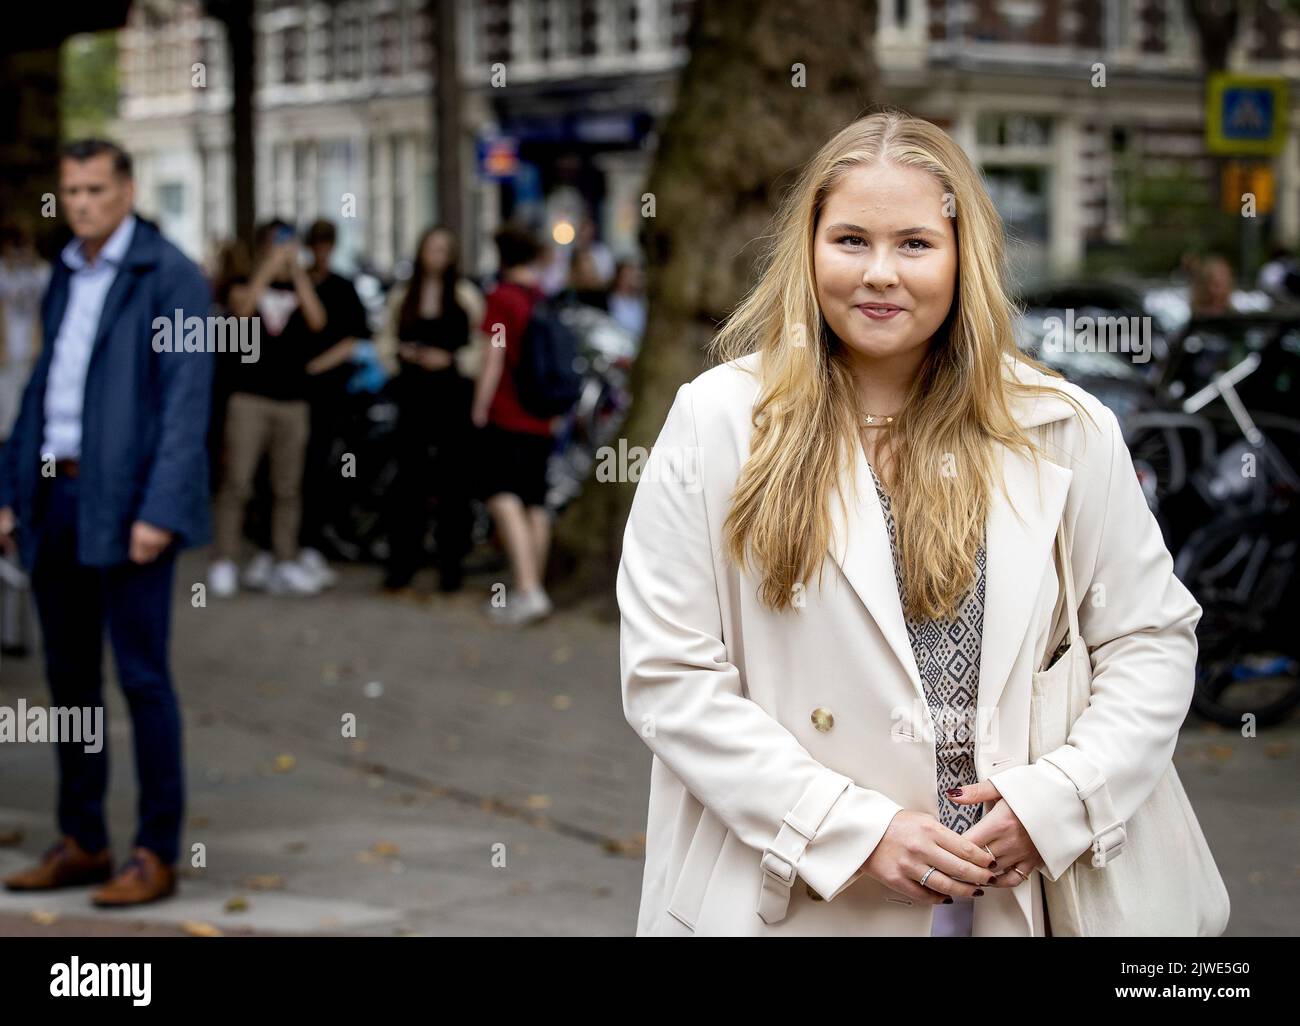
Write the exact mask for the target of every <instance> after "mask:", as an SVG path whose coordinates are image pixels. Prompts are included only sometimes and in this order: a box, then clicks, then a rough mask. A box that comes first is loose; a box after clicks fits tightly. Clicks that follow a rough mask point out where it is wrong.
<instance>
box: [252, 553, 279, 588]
mask: <svg viewBox="0 0 1300 1026" xmlns="http://www.w3.org/2000/svg"><path fill="white" fill-rule="evenodd" d="M274 566H275V559H274V557H272V555H271V554H270V553H269V552H259V553H258V554H257V555H256V556H254V557H253V558H252V559H251V560H249V563H248V566H246V567H244V587H245V588H248V589H249V590H250V591H266V589H267V587H268V586H269V585H270V583H271V568H272V567H274Z"/></svg>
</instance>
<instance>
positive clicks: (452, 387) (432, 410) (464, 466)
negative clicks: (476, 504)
mask: <svg viewBox="0 0 1300 1026" xmlns="http://www.w3.org/2000/svg"><path fill="white" fill-rule="evenodd" d="M473 389H474V385H473V382H471V381H468V380H467V379H465V378H463V377H461V376H460V375H459V374H457V373H456V372H455V370H454V369H449V370H446V371H435V372H432V373H430V372H427V371H416V370H412V369H408V370H405V371H403V372H402V374H401V375H400V377H399V378H398V380H397V381H396V382H395V383H394V392H395V395H396V398H397V403H398V411H399V412H398V419H397V476H396V478H395V480H394V481H393V485H392V487H391V489H390V490H389V500H388V503H387V520H388V539H389V546H390V551H389V558H388V567H387V571H388V573H387V578H386V581H387V583H388V584H389V585H390V586H394V587H398V586H402V585H405V584H407V583H409V582H410V580H411V578H412V577H414V576H415V574H416V572H417V571H418V570H419V569H420V567H421V566H423V564H424V561H425V550H424V538H425V535H426V533H427V532H428V526H429V519H430V516H429V498H430V496H433V497H435V498H436V500H437V508H436V513H435V519H434V534H433V537H434V545H435V548H436V550H437V551H436V556H435V559H436V561H437V565H438V572H439V574H440V575H441V578H442V582H443V584H448V585H449V584H455V583H458V582H459V580H460V576H461V567H462V564H463V563H464V560H465V556H466V554H467V553H468V552H469V547H470V533H471V531H472V529H473V518H472V514H471V507H470V497H471V495H472V493H473V487H472V481H471V480H470V474H471V473H472V469H473V459H472V456H471V452H470V447H471V445H472V443H473V431H472V425H471V424H470V419H469V413H470V405H471V402H472V399H473Z"/></svg>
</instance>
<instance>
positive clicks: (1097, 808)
mask: <svg viewBox="0 0 1300 1026" xmlns="http://www.w3.org/2000/svg"><path fill="white" fill-rule="evenodd" d="M1045 429H1046V425H1043V426H1042V428H1041V429H1040V436H1041V437H1042V438H1043V439H1044V441H1046V430H1045ZM1055 557H1056V560H1057V563H1056V566H1057V573H1058V574H1059V575H1060V577H1061V580H1062V582H1063V585H1064V591H1065V608H1066V616H1067V618H1068V620H1069V624H1070V628H1069V631H1070V633H1069V644H1070V652H1069V654H1070V658H1071V665H1070V681H1069V686H1070V689H1071V692H1072V694H1071V698H1072V699H1073V698H1074V695H1073V691H1074V690H1075V688H1076V686H1077V689H1078V690H1079V691H1080V692H1089V693H1090V692H1091V690H1092V664H1091V660H1090V659H1088V656H1087V648H1086V647H1084V646H1086V642H1085V641H1084V640H1083V634H1082V632H1081V631H1080V629H1079V601H1078V598H1077V596H1076V594H1075V588H1074V571H1073V566H1072V563H1071V560H1070V543H1069V539H1068V535H1067V532H1066V529H1065V511H1064V510H1063V511H1062V512H1061V519H1060V521H1059V522H1058V523H1057V525H1056V544H1055ZM1076 646H1079V647H1078V648H1077V649H1076ZM1080 653H1082V655H1080ZM1076 674H1078V675H1081V679H1080V680H1079V681H1077V682H1076V680H1075V679H1074V678H1075V675H1076ZM1084 675H1086V679H1083V677H1084ZM1071 704H1073V702H1072V703H1071ZM1078 704H1079V705H1080V709H1079V713H1080V714H1081V713H1082V711H1083V709H1086V708H1087V704H1088V703H1087V701H1086V700H1082V701H1080V702H1079V703H1078ZM1072 717H1073V713H1072ZM1071 725H1073V724H1071ZM1039 758H1040V759H1041V760H1042V761H1043V762H1048V763H1051V764H1052V765H1053V766H1055V767H1056V768H1057V769H1059V770H1060V771H1061V772H1062V773H1064V774H1065V775H1066V777H1068V778H1069V780H1070V782H1071V783H1072V784H1073V785H1074V788H1075V790H1076V791H1078V793H1079V800H1080V801H1082V802H1083V804H1084V808H1085V810H1086V811H1087V814H1088V826H1089V828H1090V829H1091V830H1092V832H1093V838H1092V864H1093V865H1094V866H1095V867H1096V868H1098V869H1102V868H1104V867H1105V865H1106V863H1107V862H1109V861H1110V860H1111V859H1113V858H1115V857H1116V856H1118V855H1119V853H1120V852H1121V851H1122V850H1123V847H1124V842H1125V841H1126V840H1127V836H1128V835H1127V833H1126V831H1125V830H1124V823H1123V821H1122V820H1121V819H1120V818H1119V817H1118V816H1117V815H1116V814H1115V806H1114V804H1113V803H1112V801H1111V798H1110V788H1109V787H1107V786H1106V778H1105V777H1104V776H1103V775H1102V774H1101V773H1100V772H1099V771H1098V769H1097V767H1096V766H1094V765H1093V763H1092V760H1091V759H1089V758H1088V757H1087V756H1086V755H1085V754H1084V753H1083V752H1081V751H1079V749H1077V748H1075V747H1073V746H1071V745H1069V744H1065V745H1063V746H1062V747H1060V748H1058V749H1057V750H1056V751H1054V752H1048V753H1047V754H1046V755H1042V756H1040V757H1039Z"/></svg>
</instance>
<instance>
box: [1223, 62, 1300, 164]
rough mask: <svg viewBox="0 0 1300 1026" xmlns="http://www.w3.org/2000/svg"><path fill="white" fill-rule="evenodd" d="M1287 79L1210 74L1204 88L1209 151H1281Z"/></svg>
mask: <svg viewBox="0 0 1300 1026" xmlns="http://www.w3.org/2000/svg"><path fill="white" fill-rule="evenodd" d="M1286 101H1287V95H1286V79H1285V78H1283V77H1281V76H1274V75H1237V74H1233V73H1231V72H1216V73H1214V74H1212V75H1211V76H1210V78H1209V81H1208V83H1207V85H1206V92H1205V146H1206V149H1208V150H1209V151H1210V152H1211V153H1222V154H1238V155H1246V154H1255V155H1261V154H1268V155H1273V154H1277V153H1280V152H1282V147H1283V145H1284V144H1285V142H1286V125H1287V103H1286Z"/></svg>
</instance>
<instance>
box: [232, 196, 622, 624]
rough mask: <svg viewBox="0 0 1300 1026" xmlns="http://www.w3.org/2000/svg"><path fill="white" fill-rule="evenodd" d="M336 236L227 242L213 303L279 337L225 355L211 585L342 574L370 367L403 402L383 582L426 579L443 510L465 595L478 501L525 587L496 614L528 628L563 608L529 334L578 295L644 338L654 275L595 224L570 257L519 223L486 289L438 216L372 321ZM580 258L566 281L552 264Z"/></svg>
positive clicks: (317, 230) (312, 580)
mask: <svg viewBox="0 0 1300 1026" xmlns="http://www.w3.org/2000/svg"><path fill="white" fill-rule="evenodd" d="M586 223H587V224H590V222H586ZM335 242H336V231H335V226H334V225H333V224H331V223H330V222H328V221H324V220H318V221H316V222H314V223H313V224H311V225H310V226H309V227H308V228H307V230H306V232H305V233H304V235H303V236H302V239H301V242H300V241H299V239H298V237H297V235H296V233H295V232H294V230H293V228H292V226H290V225H289V224H287V223H286V222H284V221H282V220H278V219H277V220H272V221H268V222H266V223H264V224H262V225H260V226H259V227H258V229H257V232H256V236H255V252H254V254H252V256H251V257H249V256H248V255H247V254H245V253H244V252H243V250H242V247H241V246H240V245H239V244H238V243H231V244H229V245H227V246H225V247H223V248H222V249H221V251H220V253H219V257H218V260H217V266H216V268H215V269H214V274H213V296H214V310H215V312H217V313H220V314H233V315H235V316H238V317H251V316H257V317H258V318H260V323H261V332H262V339H263V341H262V355H261V358H260V359H259V360H258V361H256V362H253V363H241V362H237V361H224V362H222V363H220V364H219V365H218V374H217V377H216V382H215V386H214V388H215V402H214V407H213V417H212V429H211V431H210V434H209V437H210V448H211V456H212V466H213V467H214V481H213V486H214V494H215V501H214V538H215V541H214V547H213V561H212V563H211V566H210V569H209V578H208V583H209V588H210V590H211V592H212V594H213V595H215V596H217V597H230V596H232V595H234V594H236V593H237V592H238V590H239V589H240V587H241V586H242V587H244V588H251V589H258V590H266V591H269V592H272V593H278V594H296V595H313V594H316V593H317V592H319V591H320V590H322V589H323V588H327V587H329V586H330V585H331V584H332V583H334V580H335V577H336V575H335V573H334V571H333V570H332V569H331V568H330V565H329V559H328V555H329V544H328V542H327V539H326V532H325V527H326V522H327V520H328V518H329V516H330V515H331V512H332V511H331V507H330V503H329V501H328V496H329V495H330V493H331V489H330V482H331V476H332V475H334V476H337V475H340V474H346V473H348V471H349V467H348V466H347V462H346V461H347V458H348V456H349V455H351V456H352V457H353V458H355V455H356V454H347V453H343V454H340V453H338V452H337V451H336V447H335V446H334V442H335V440H336V439H338V438H339V437H340V435H341V433H342V430H343V429H342V425H341V417H342V415H343V411H344V410H345V409H346V408H347V396H348V393H349V389H350V388H354V387H355V386H356V385H357V383H358V379H359V378H367V377H369V378H370V379H371V382H372V385H373V384H377V383H378V382H382V381H386V382H387V390H388V393H389V395H390V396H391V397H392V398H393V400H394V401H395V402H396V405H397V408H398V417H397V425H396V452H397V463H396V474H395V476H394V478H393V480H392V481H391V482H390V483H389V487H388V491H387V497H386V501H385V509H384V519H385V521H386V528H387V530H386V536H387V539H388V554H387V559H386V566H385V573H384V578H383V582H382V584H383V587H384V588H386V589H388V590H390V591H398V590H401V589H405V588H408V587H409V586H410V585H411V582H412V579H413V578H414V576H415V575H416V573H417V572H418V571H419V570H420V569H421V567H422V565H423V563H424V560H425V555H426V550H427V547H426V537H427V535H428V531H429V527H430V519H432V521H433V523H432V527H433V532H432V535H433V550H434V559H435V561H436V565H437V571H438V582H439V583H438V587H439V590H441V591H444V592H452V591H457V590H459V589H460V588H461V587H462V584H463V580H464V573H465V569H464V565H465V560H466V557H467V556H468V555H469V552H470V549H471V531H472V527H473V514H472V509H471V504H472V502H473V500H474V499H476V498H477V499H479V500H481V501H483V503H484V505H485V507H486V509H487V511H488V513H489V514H490V516H491V521H492V524H493V525H494V527H495V529H496V533H497V536H498V537H499V539H500V541H501V545H502V547H503V548H504V550H505V552H506V555H507V557H508V559H509V564H510V568H511V571H512V575H513V583H514V591H513V593H511V594H507V595H500V594H499V595H496V596H494V597H493V599H491V600H489V603H488V612H489V614H490V615H491V616H492V617H493V618H495V619H498V620H503V621H509V622H516V623H520V622H528V621H531V620H534V619H538V618H540V617H543V616H546V615H547V614H548V613H549V612H550V611H551V603H550V599H549V597H548V595H547V593H546V590H545V587H544V584H543V581H544V578H545V572H546V563H547V552H548V549H549V541H550V514H549V512H548V510H547V508H546V489H547V478H546V472H547V464H548V460H549V457H550V454H551V452H552V449H553V448H554V444H555V435H556V432H557V430H558V429H559V427H560V421H561V419H562V418H561V417H558V416H556V417H539V416H537V415H536V414H535V413H532V412H530V411H529V410H528V409H526V408H525V407H524V405H523V404H522V403H521V402H520V400H519V397H518V394H517V390H516V387H515V372H516V368H517V366H518V364H519V360H520V356H521V352H522V347H523V341H524V336H525V332H526V330H527V327H528V324H529V320H530V316H531V315H532V312H533V309H534V307H535V306H536V304H537V303H538V302H539V301H541V300H543V299H545V298H548V296H551V295H556V294H564V296H565V298H566V299H568V300H570V301H574V302H579V303H583V304H587V305H589V306H592V307H594V308H597V309H600V310H602V311H605V312H606V313H608V314H609V315H610V316H611V317H613V318H614V319H615V320H616V321H617V322H618V323H619V324H620V325H622V326H623V327H624V328H625V329H626V330H627V331H629V332H630V333H631V334H633V335H634V336H635V337H637V338H639V337H640V335H641V333H642V331H643V330H644V324H645V301H644V297H643V296H642V294H641V280H640V272H639V268H638V267H637V266H636V265H635V264H633V263H631V262H621V263H619V262H615V261H614V260H613V257H612V256H611V255H610V253H609V251H608V249H607V247H605V246H604V244H603V243H600V242H598V241H597V240H595V238H594V236H593V235H592V233H591V231H590V228H585V229H583V233H582V235H581V236H580V238H579V240H578V241H577V243H576V244H574V245H573V246H571V247H568V248H567V249H565V250H563V252H564V253H565V254H568V255H569V258H568V259H567V261H562V260H558V259H555V258H554V256H552V253H551V251H548V249H547V248H546V247H545V246H543V244H542V243H541V241H540V240H539V239H538V238H537V237H536V236H535V235H534V234H533V232H532V231H531V230H530V229H529V228H527V227H526V226H524V225H521V224H515V223H509V224H507V225H505V226H504V227H502V228H501V229H500V230H499V231H498V232H497V233H496V235H495V237H494V243H495V246H496V249H497V254H498V258H499V260H498V272H497V275H496V280H495V283H494V285H493V287H492V288H491V289H490V290H489V291H488V292H487V294H486V295H484V293H483V291H482V290H481V289H480V288H479V287H478V285H477V284H476V283H475V282H474V281H473V280H472V279H470V278H469V277H468V276H466V275H465V274H464V273H463V272H462V270H461V267H460V252H459V242H458V240H457V238H456V236H455V235H454V234H453V233H452V232H451V231H450V230H449V229H447V228H445V227H443V226H436V225H435V226H433V227H430V228H428V229H427V230H426V231H425V232H424V233H423V234H422V235H421V237H420V239H419V242H418V244H417V246H416V251H415V253H414V255H413V258H412V260H411V273H410V275H409V277H408V278H407V279H406V280H405V281H400V282H397V283H396V284H394V286H393V287H392V288H391V289H390V290H389V292H388V296H387V299H386V303H385V306H384V309H383V311H382V313H381V314H380V317H379V320H380V321H381V323H380V324H379V325H377V326H376V330H374V331H372V330H371V325H370V323H369V322H368V317H367V311H366V308H365V306H364V305H363V303H362V301H361V299H360V298H359V296H358V294H357V290H356V288H355V287H354V285H353V283H352V282H351V281H350V280H349V279H348V278H346V277H344V276H342V275H340V274H338V273H337V272H335V271H334V270H332V258H333V253H334V247H335ZM548 257H549V259H548ZM564 263H567V267H564V269H563V275H562V276H561V277H556V275H555V273H554V270H553V269H554V268H555V267H557V266H563V264H564ZM548 289H549V292H548ZM263 460H265V461H266V464H267V469H268V474H267V478H266V481H267V490H268V492H269V516H268V517H267V518H266V520H267V524H266V526H265V527H264V528H263V529H262V530H261V531H260V532H259V531H257V530H252V531H250V532H249V533H251V534H252V535H253V538H254V541H255V549H256V551H255V552H254V554H253V555H252V557H251V559H249V560H247V562H243V560H242V556H243V552H242V549H243V547H244V538H245V531H244V527H245V524H246V513H247V511H248V507H249V503H250V501H251V500H253V498H254V493H255V482H256V475H257V471H258V467H259V465H260V464H261V463H262V461H263ZM431 498H432V499H433V500H434V503H433V509H434V512H433V514H432V517H431V515H430V512H429V511H430V499H431ZM241 562H243V566H242V569H241V565H240V564H241Z"/></svg>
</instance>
